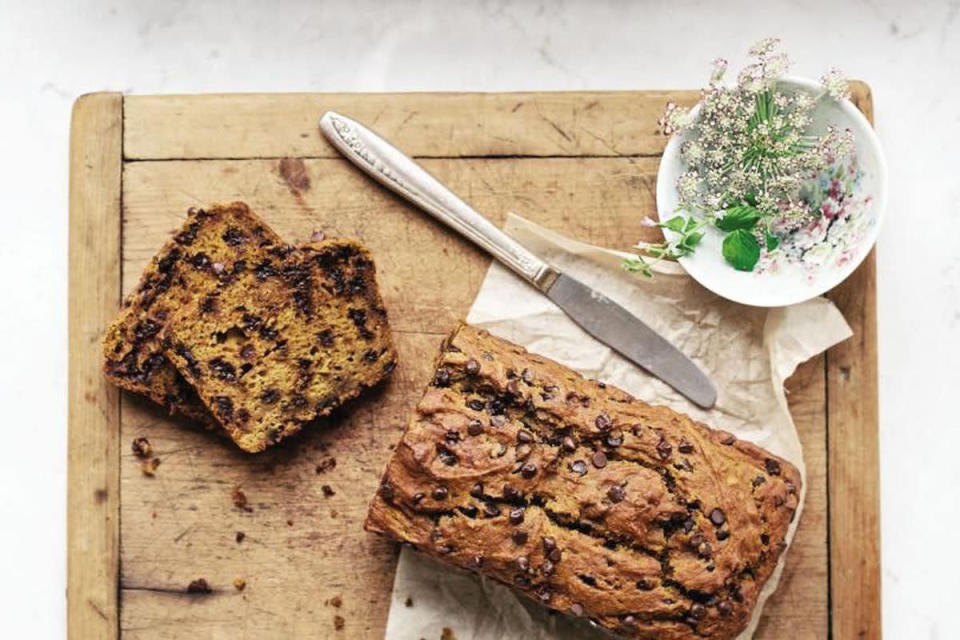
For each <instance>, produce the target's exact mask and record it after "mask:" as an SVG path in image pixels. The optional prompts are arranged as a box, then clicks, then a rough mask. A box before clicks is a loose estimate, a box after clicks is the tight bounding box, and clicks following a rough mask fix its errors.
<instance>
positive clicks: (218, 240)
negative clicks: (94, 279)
mask: <svg viewBox="0 0 960 640" xmlns="http://www.w3.org/2000/svg"><path fill="white" fill-rule="evenodd" d="M278 244H280V238H279V237H278V236H277V235H276V234H275V233H274V232H273V231H272V230H271V229H270V228H269V227H268V226H267V225H266V224H265V223H264V222H263V221H262V220H261V219H260V218H258V217H257V216H256V215H255V214H254V213H253V212H251V211H250V209H249V208H248V207H247V205H245V204H243V203H242V202H233V203H230V204H222V205H213V206H212V207H210V208H208V209H191V210H190V211H188V212H187V219H186V221H184V223H183V225H182V226H181V227H180V229H178V231H177V233H176V234H175V235H174V236H173V238H172V239H171V240H170V241H169V242H167V243H166V244H165V245H164V246H163V248H161V249H160V251H159V252H158V253H157V254H156V255H155V256H154V257H153V259H152V260H151V262H150V264H149V265H147V268H146V269H145V270H144V272H143V275H142V276H141V278H140V282H139V284H138V285H137V288H136V289H134V291H133V292H132V293H131V294H130V295H129V296H127V298H126V299H125V300H124V302H123V305H122V308H121V310H120V313H119V314H118V315H117V317H116V319H114V321H113V322H112V323H111V324H110V326H109V327H107V330H106V334H105V336H104V339H103V356H104V372H105V374H106V377H107V379H108V380H110V381H111V382H113V383H114V384H115V385H117V386H118V387H121V388H124V389H127V390H129V391H133V392H136V393H140V394H143V395H145V396H147V397H148V398H150V399H151V400H153V401H154V402H156V403H158V404H160V405H163V406H165V407H166V408H167V409H168V410H169V411H170V412H171V413H180V414H184V415H186V416H188V417H190V418H193V419H195V420H200V421H202V422H207V423H209V422H212V420H211V417H210V414H209V413H208V412H207V411H206V410H205V409H204V407H203V404H202V403H201V402H200V400H199V399H198V398H197V396H196V394H195V393H194V391H193V389H192V388H191V387H190V385H189V384H187V383H186V382H185V381H184V379H183V377H182V376H180V374H179V373H178V372H177V370H176V369H175V368H174V367H173V366H172V365H171V364H170V363H169V362H168V361H167V359H166V357H164V355H163V349H162V346H161V344H160V339H159V335H160V333H161V332H162V331H163V329H164V328H165V327H166V326H167V323H168V321H169V318H170V316H171V315H172V314H173V313H174V312H175V311H177V310H178V309H179V308H180V307H181V306H183V305H184V304H187V303H189V302H190V301H191V300H192V299H193V298H194V297H196V296H200V295H203V294H205V293H207V292H209V291H212V290H213V289H215V288H216V287H217V286H218V285H219V284H220V283H221V282H222V281H224V280H225V279H227V278H229V277H231V275H232V274H233V273H234V272H235V271H236V270H237V269H238V265H239V266H240V267H242V266H243V265H245V264H247V263H252V262H254V261H259V260H260V259H262V256H265V255H267V251H268V250H269V249H270V248H271V247H274V246H276V245H278Z"/></svg>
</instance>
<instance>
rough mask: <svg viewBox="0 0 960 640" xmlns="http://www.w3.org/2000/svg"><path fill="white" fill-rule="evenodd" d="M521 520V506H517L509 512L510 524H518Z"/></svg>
mask: <svg viewBox="0 0 960 640" xmlns="http://www.w3.org/2000/svg"><path fill="white" fill-rule="evenodd" d="M521 522H523V508H522V507H520V508H517V509H514V510H513V511H511V512H510V524H520V523H521Z"/></svg>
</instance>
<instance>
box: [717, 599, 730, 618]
mask: <svg viewBox="0 0 960 640" xmlns="http://www.w3.org/2000/svg"><path fill="white" fill-rule="evenodd" d="M717 611H719V612H720V615H721V616H723V617H724V618H726V617H727V616H729V615H730V614H731V613H733V605H732V604H730V602H728V601H727V600H721V601H720V602H718V603H717Z"/></svg>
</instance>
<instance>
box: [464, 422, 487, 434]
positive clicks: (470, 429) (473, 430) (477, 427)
mask: <svg viewBox="0 0 960 640" xmlns="http://www.w3.org/2000/svg"><path fill="white" fill-rule="evenodd" d="M467 433H469V434H470V435H472V436H478V435H480V434H481V433H483V423H482V422H480V421H479V420H471V421H470V422H468V423H467Z"/></svg>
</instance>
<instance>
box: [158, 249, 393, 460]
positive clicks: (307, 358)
mask: <svg viewBox="0 0 960 640" xmlns="http://www.w3.org/2000/svg"><path fill="white" fill-rule="evenodd" d="M164 345H165V354H166V355H167V357H168V358H170V360H171V361H172V362H173V364H174V365H175V366H176V367H177V369H178V370H179V371H180V373H181V374H182V375H183V376H184V378H185V379H186V380H187V381H188V382H189V383H190V384H191V385H193V386H194V388H196V390H197V393H198V394H199V396H200V398H201V400H202V401H203V402H204V404H205V405H206V406H207V407H208V408H209V409H210V411H211V412H212V413H213V414H214V415H215V416H216V418H217V419H218V421H219V422H220V423H221V424H222V425H223V426H224V428H225V429H226V430H227V432H228V433H229V434H230V436H231V437H232V438H233V440H234V441H235V442H236V443H237V445H238V446H240V448H242V449H244V450H245V451H249V452H258V451H263V450H264V449H265V448H267V447H268V446H270V445H272V444H275V443H277V442H279V441H280V440H281V439H283V438H286V437H288V436H290V435H292V434H294V433H297V432H298V431H300V430H301V429H302V428H303V427H304V426H305V425H306V424H308V423H309V422H311V421H313V420H315V419H316V418H318V417H321V416H324V415H327V414H329V413H330V412H331V411H333V410H334V409H335V408H336V407H338V406H340V405H341V404H343V403H344V402H345V401H347V400H349V399H351V398H353V397H355V396H357V395H359V394H360V393H362V392H363V391H364V390H365V389H367V388H369V387H372V386H373V385H376V384H377V383H378V382H380V380H382V379H383V378H384V377H386V376H387V375H388V374H389V373H390V372H391V371H392V370H393V368H394V367H395V366H396V357H397V356H396V350H395V348H394V345H393V339H392V336H391V333H390V327H389V325H388V324H387V316H386V311H385V309H384V307H383V302H382V300H381V298H380V294H379V291H378V289H377V283H376V274H375V268H374V263H373V260H372V258H371V256H370V253H369V252H368V251H367V249H366V248H365V247H364V246H363V245H361V244H360V243H359V242H356V241H353V240H345V239H330V240H326V241H323V242H318V243H311V244H307V245H304V246H302V247H298V248H296V249H292V248H290V249H288V250H286V251H284V252H278V253H277V254H276V255H272V256H270V257H268V258H266V259H264V260H262V261H260V262H258V263H256V264H251V265H250V269H249V270H248V271H247V272H245V273H244V274H242V275H241V276H240V277H238V278H236V279H234V280H233V281H231V282H229V283H227V284H225V285H223V286H221V287H220V288H218V289H217V291H215V292H213V293H212V294H210V295H208V296H205V297H203V298H200V299H197V300H194V301H193V302H192V303H190V304H188V305H185V306H184V307H183V308H181V309H180V310H179V311H178V313H177V314H176V315H175V317H174V318H173V320H172V321H171V322H169V323H168V325H167V327H166V329H165V332H164Z"/></svg>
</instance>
